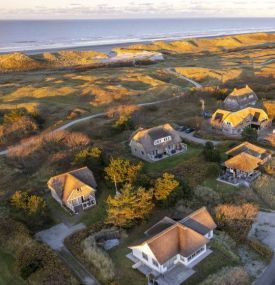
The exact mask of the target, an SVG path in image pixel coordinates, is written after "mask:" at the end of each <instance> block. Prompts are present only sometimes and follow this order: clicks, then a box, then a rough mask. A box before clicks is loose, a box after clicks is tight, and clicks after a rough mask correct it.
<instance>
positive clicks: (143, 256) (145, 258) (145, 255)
mask: <svg viewBox="0 0 275 285" xmlns="http://www.w3.org/2000/svg"><path fill="white" fill-rule="evenodd" d="M142 258H143V259H144V260H147V261H148V255H147V254H145V253H144V252H143V253H142Z"/></svg>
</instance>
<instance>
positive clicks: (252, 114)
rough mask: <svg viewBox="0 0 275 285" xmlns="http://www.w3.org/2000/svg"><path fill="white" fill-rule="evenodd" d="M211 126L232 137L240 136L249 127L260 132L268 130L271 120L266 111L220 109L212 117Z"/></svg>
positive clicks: (250, 108) (255, 109)
mask: <svg viewBox="0 0 275 285" xmlns="http://www.w3.org/2000/svg"><path fill="white" fill-rule="evenodd" d="M210 124H211V126H212V127H213V128H215V129H219V130H221V131H222V133H223V134H225V135H229V136H232V135H240V134H241V133H242V131H243V130H244V128H246V127H248V126H249V127H252V128H255V129H258V130H260V129H264V128H267V127H268V126H270V124H271V120H270V119H269V117H268V115H267V114H266V112H265V111H264V110H262V109H258V108H252V107H247V108H245V109H242V110H239V111H236V112H230V111H227V110H222V109H218V110H217V111H216V112H215V113H214V114H213V115H212V118H211V120H210Z"/></svg>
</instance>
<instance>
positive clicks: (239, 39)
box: [116, 33, 275, 53]
mask: <svg viewBox="0 0 275 285" xmlns="http://www.w3.org/2000/svg"><path fill="white" fill-rule="evenodd" d="M274 40H275V35H274V34H267V33H256V34H245V35H236V36H227V37H220V38H207V39H190V40H182V41H172V42H169V43H168V42H164V41H158V42H154V43H151V44H135V45H131V46H129V48H126V49H123V48H121V50H120V53H122V52H123V50H124V52H125V53H127V52H128V50H130V51H131V52H133V51H134V50H147V51H160V52H163V51H165V52H169V53H190V52H191V53H192V52H202V51H207V52H211V51H224V50H230V49H236V48H242V47H248V46H255V45H261V44H266V43H274ZM116 50H117V49H116Z"/></svg>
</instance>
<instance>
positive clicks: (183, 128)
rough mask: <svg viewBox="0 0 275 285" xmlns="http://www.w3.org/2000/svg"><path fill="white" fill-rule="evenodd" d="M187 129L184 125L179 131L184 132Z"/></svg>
mask: <svg viewBox="0 0 275 285" xmlns="http://www.w3.org/2000/svg"><path fill="white" fill-rule="evenodd" d="M186 129H187V127H184V126H182V127H179V131H180V132H184V131H185V130H186Z"/></svg>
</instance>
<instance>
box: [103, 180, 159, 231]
mask: <svg viewBox="0 0 275 285" xmlns="http://www.w3.org/2000/svg"><path fill="white" fill-rule="evenodd" d="M152 198H153V191H152V190H149V191H147V190H146V189H145V188H143V187H139V188H137V189H135V188H134V187H133V186H132V185H130V184H126V185H125V186H124V187H123V188H122V190H121V191H120V193H119V194H118V195H115V196H114V197H111V196H109V197H108V199H107V218H106V223H107V224H112V225H115V226H120V227H130V226H132V225H133V224H134V223H135V222H137V221H139V220H142V219H144V218H146V217H147V216H148V215H149V214H150V212H151V210H152V209H153V207H154V205H153V202H152Z"/></svg>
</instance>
